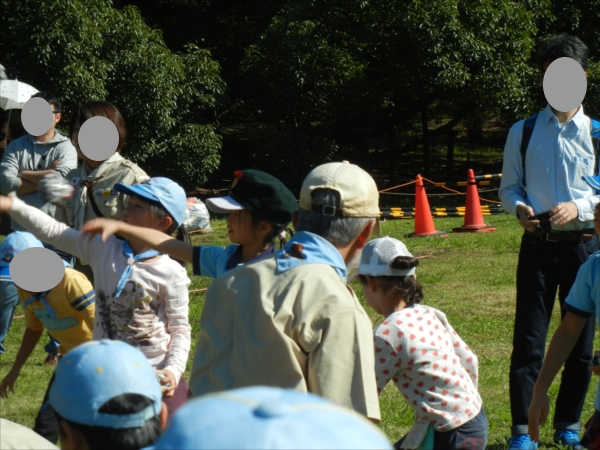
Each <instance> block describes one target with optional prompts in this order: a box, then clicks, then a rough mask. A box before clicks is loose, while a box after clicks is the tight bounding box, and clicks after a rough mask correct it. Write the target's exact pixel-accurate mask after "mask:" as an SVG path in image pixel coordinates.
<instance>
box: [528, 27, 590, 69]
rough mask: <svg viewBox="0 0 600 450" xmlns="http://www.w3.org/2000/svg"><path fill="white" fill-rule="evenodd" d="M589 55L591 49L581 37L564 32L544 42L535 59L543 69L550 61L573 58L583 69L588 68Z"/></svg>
mask: <svg viewBox="0 0 600 450" xmlns="http://www.w3.org/2000/svg"><path fill="white" fill-rule="evenodd" d="M588 57H589V49H588V48H587V46H586V45H585V44H584V43H583V42H582V41H581V39H579V38H578V37H577V36H571V35H569V34H567V33H563V34H561V35H559V36H555V37H553V38H551V39H549V40H547V41H545V42H543V43H542V44H541V45H540V48H539V50H538V51H537V53H536V55H535V61H536V63H537V64H538V65H539V66H540V67H541V68H542V69H543V67H544V64H545V63H546V62H548V61H549V62H551V63H552V62H553V61H555V60H557V59H558V58H571V59H574V60H575V61H577V62H578V63H579V64H580V65H581V67H582V68H583V70H587V66H588Z"/></svg>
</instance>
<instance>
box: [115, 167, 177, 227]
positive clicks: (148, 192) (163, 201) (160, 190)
mask: <svg viewBox="0 0 600 450" xmlns="http://www.w3.org/2000/svg"><path fill="white" fill-rule="evenodd" d="M114 190H115V191H117V192H121V193H123V194H126V195H132V194H134V195H137V196H139V197H142V198H145V199H146V200H150V201H152V202H156V203H160V205H161V206H162V207H163V208H165V209H166V210H167V212H168V213H169V214H170V215H171V217H172V218H173V220H174V221H175V222H176V223H177V226H180V225H181V224H182V223H183V220H184V219H185V210H186V208H187V197H186V195H185V191H184V190H183V188H182V187H181V186H179V185H178V184H177V183H175V182H174V181H172V180H169V179H168V178H160V177H157V178H151V179H150V180H149V181H148V182H147V183H141V184H134V185H131V186H129V185H126V184H123V183H117V184H115V186H114Z"/></svg>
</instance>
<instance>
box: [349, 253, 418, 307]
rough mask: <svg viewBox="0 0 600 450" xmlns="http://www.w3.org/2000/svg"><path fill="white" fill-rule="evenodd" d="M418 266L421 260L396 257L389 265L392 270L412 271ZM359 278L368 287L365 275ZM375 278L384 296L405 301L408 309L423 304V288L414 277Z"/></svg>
mask: <svg viewBox="0 0 600 450" xmlns="http://www.w3.org/2000/svg"><path fill="white" fill-rule="evenodd" d="M418 265H419V260H418V259H416V258H413V257H412V256H396V257H395V258H394V259H393V260H392V261H390V263H389V266H390V267H391V268H392V269H398V270H410V269H412V268H413V267H417V266H418ZM359 277H360V281H361V282H362V284H363V285H366V284H367V279H366V277H365V276H364V275H360V276H359ZM373 278H374V279H375V280H376V282H377V286H378V287H379V288H380V289H381V290H382V291H383V293H384V295H391V296H394V297H396V298H398V299H401V300H403V301H404V303H405V304H406V307H409V306H412V305H414V304H416V303H421V300H423V288H422V287H421V284H420V283H419V282H418V281H417V279H416V278H415V276H414V275H408V276H378V277H373Z"/></svg>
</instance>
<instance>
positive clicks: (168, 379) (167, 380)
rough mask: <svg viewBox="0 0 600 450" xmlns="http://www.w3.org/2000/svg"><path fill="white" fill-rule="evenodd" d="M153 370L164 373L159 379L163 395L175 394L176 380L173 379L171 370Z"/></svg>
mask: <svg viewBox="0 0 600 450" xmlns="http://www.w3.org/2000/svg"><path fill="white" fill-rule="evenodd" d="M155 372H156V373H157V374H159V373H160V374H162V375H164V378H162V379H161V380H160V384H161V387H162V391H163V397H173V395H175V389H177V380H176V379H175V375H173V372H171V371H170V370H155ZM167 385H169V386H167Z"/></svg>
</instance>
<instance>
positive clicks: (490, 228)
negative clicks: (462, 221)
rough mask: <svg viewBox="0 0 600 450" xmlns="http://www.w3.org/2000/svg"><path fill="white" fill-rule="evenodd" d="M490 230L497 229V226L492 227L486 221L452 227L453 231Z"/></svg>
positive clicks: (486, 231) (484, 231)
mask: <svg viewBox="0 0 600 450" xmlns="http://www.w3.org/2000/svg"><path fill="white" fill-rule="evenodd" d="M490 231H496V227H490V226H488V225H486V224H485V223H484V224H481V225H471V226H466V227H458V228H452V232H454V233H489V232H490Z"/></svg>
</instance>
